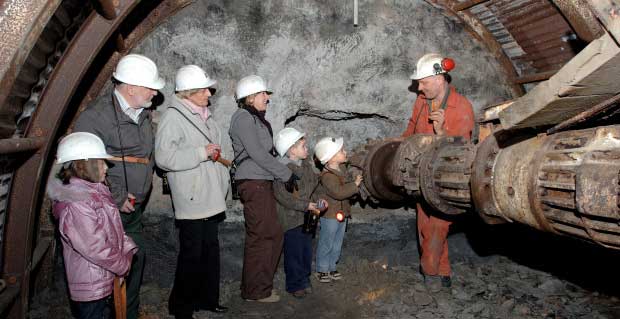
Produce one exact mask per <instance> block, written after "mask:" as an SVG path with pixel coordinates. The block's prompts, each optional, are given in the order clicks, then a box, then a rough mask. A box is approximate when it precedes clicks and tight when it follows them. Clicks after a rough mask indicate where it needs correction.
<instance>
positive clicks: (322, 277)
mask: <svg viewBox="0 0 620 319" xmlns="http://www.w3.org/2000/svg"><path fill="white" fill-rule="evenodd" d="M316 279H318V280H319V282H322V283H330V282H332V278H331V277H330V276H329V273H326V272H317V273H316Z"/></svg>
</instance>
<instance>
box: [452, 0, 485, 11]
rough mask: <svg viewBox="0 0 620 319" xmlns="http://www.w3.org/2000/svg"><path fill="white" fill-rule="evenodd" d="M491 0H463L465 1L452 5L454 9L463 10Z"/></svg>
mask: <svg viewBox="0 0 620 319" xmlns="http://www.w3.org/2000/svg"><path fill="white" fill-rule="evenodd" d="M489 1H490V0H468V1H463V2H459V3H456V4H454V6H453V7H452V9H453V10H454V11H461V10H467V9H469V8H471V7H473V6H475V5H477V4H481V3H485V2H489Z"/></svg>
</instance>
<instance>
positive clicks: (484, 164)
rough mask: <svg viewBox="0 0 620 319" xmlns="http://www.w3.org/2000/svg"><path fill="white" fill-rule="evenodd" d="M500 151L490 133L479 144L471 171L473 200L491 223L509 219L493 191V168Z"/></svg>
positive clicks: (487, 221) (478, 209)
mask: <svg viewBox="0 0 620 319" xmlns="http://www.w3.org/2000/svg"><path fill="white" fill-rule="evenodd" d="M498 153H499V145H498V144H497V140H496V139H495V136H494V135H489V136H488V137H487V138H486V139H485V140H484V141H483V142H482V143H480V144H478V148H477V150H476V157H475V158H474V163H473V165H472V173H471V196H472V201H473V203H474V205H475V207H476V210H477V211H478V214H479V215H480V217H481V218H482V220H484V222H485V223H487V224H491V225H494V224H502V223H505V222H507V221H509V220H508V219H507V218H505V217H504V216H502V214H501V212H500V210H499V207H497V204H496V203H497V200H496V199H495V196H494V193H493V170H494V168H495V161H496V159H497V154H498Z"/></svg>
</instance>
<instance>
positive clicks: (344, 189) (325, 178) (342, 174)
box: [315, 164, 358, 218]
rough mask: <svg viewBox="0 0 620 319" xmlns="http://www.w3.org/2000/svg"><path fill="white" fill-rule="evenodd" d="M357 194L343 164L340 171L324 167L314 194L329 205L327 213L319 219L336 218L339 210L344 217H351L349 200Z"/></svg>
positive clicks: (356, 189) (350, 176)
mask: <svg viewBox="0 0 620 319" xmlns="http://www.w3.org/2000/svg"><path fill="white" fill-rule="evenodd" d="M357 192H358V186H357V185H355V182H354V178H353V176H352V175H351V174H350V173H349V172H348V171H347V167H346V166H345V165H344V164H342V165H340V171H336V170H332V169H328V168H327V166H326V167H325V168H324V169H323V172H321V184H320V185H319V187H318V189H317V191H316V192H315V193H316V194H318V195H319V196H321V198H324V199H325V200H327V203H328V204H329V207H328V208H327V212H325V214H324V215H322V216H321V217H325V218H336V212H338V211H339V210H342V211H344V213H345V216H351V203H350V199H351V197H353V196H354V195H355V194H357Z"/></svg>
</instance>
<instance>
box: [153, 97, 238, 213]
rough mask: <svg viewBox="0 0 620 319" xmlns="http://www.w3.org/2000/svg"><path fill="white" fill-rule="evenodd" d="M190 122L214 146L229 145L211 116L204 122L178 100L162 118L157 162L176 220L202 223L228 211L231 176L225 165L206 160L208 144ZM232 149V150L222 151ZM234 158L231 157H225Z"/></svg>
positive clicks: (159, 129)
mask: <svg viewBox="0 0 620 319" xmlns="http://www.w3.org/2000/svg"><path fill="white" fill-rule="evenodd" d="M171 107H174V108H176V109H178V110H180V111H181V112H183V114H184V115H185V116H186V117H187V118H189V119H190V120H191V121H192V123H193V124H195V125H196V126H197V127H198V128H199V129H200V130H201V131H202V132H203V133H204V134H206V135H207V136H208V137H209V139H210V140H211V142H212V143H215V144H220V145H222V144H223V143H228V139H226V138H225V137H224V136H222V129H221V127H220V126H219V124H218V123H217V122H215V120H214V119H213V116H212V115H209V117H208V119H207V121H206V122H204V121H203V120H202V119H201V118H200V115H198V114H197V113H194V112H193V111H192V109H191V108H190V107H189V106H188V105H186V104H185V103H184V102H183V101H182V100H180V99H179V98H178V97H176V96H173V97H172V103H171V105H170V107H168V109H166V111H164V114H163V115H162V117H161V120H160V122H159V125H158V128H157V134H156V136H155V162H156V163H157V166H159V167H160V168H162V169H163V170H165V171H167V176H168V183H169V185H170V191H171V195H172V202H173V203H174V213H175V217H176V219H202V218H207V217H211V216H213V215H216V214H218V213H221V212H223V211H225V210H226V194H227V192H228V189H229V186H230V183H229V179H230V177H229V174H228V168H226V167H225V166H224V165H222V164H220V163H218V162H214V161H212V160H210V159H207V152H206V149H205V146H206V145H207V144H209V142H208V141H207V139H206V138H205V137H204V135H202V134H201V133H200V132H199V131H198V129H197V128H196V127H194V125H192V124H191V123H189V122H188V120H187V119H186V118H185V117H183V116H182V115H181V114H179V112H177V111H176V110H173V109H171ZM222 149H230V147H224V146H223V147H222ZM222 156H223V157H224V158H231V157H230V154H222Z"/></svg>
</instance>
